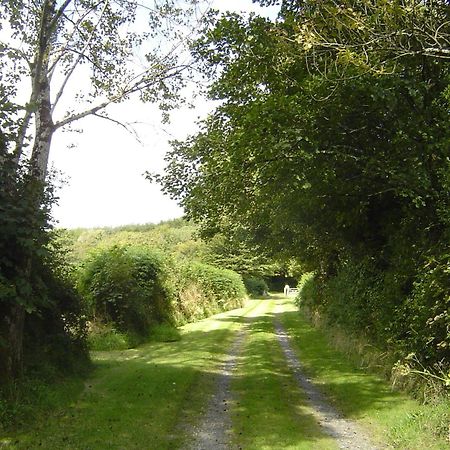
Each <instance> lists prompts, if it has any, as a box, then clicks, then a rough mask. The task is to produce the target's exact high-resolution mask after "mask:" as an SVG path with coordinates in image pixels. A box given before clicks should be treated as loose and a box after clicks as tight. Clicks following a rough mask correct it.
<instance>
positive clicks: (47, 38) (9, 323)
mask: <svg viewBox="0 0 450 450" xmlns="http://www.w3.org/2000/svg"><path fill="white" fill-rule="evenodd" d="M55 5H56V2H55V0H45V1H44V3H43V9H42V16H41V23H40V30H39V46H38V48H37V51H36V55H35V58H34V62H33V74H32V75H33V80H32V94H31V100H32V101H31V103H32V104H34V119H35V127H36V128H35V136H34V144H33V150H32V154H31V168H30V170H31V175H32V178H33V179H37V180H39V181H42V182H44V181H45V178H46V175H47V165H48V160H49V154H50V145H51V141H52V137H53V133H54V131H55V128H54V125H53V120H52V112H51V111H52V110H51V97H50V79H49V54H50V52H51V40H52V32H53V30H52V27H53V25H52V19H53V17H54V15H55V7H56V6H55ZM30 117H31V116H29V115H27V116H26V122H25V124H24V126H25V127H26V126H27V125H28V123H29V119H30ZM25 132H26V129H24V130H21V133H22V134H23V135H21V136H19V138H20V140H19V141H18V148H16V158H17V159H19V158H20V154H21V152H22V146H23V136H24V133H25ZM25 195H31V196H32V199H31V205H32V209H33V210H34V211H36V212H37V211H38V210H39V208H40V206H41V201H42V195H43V192H42V191H41V192H33V189H31V190H30V192H29V193H25ZM31 214H34V212H31ZM17 251H22V252H23V255H24V257H23V261H22V263H21V264H20V265H21V267H20V269H19V270H20V272H21V274H22V276H23V277H25V278H26V279H28V280H30V279H31V275H32V270H33V267H32V265H33V251H32V250H30V249H28V248H22V249H17ZM30 295H32V294H30ZM30 304H32V299H30ZM0 313H3V317H1V319H0V383H5V382H8V381H11V380H14V379H15V378H17V377H19V376H20V375H21V374H22V370H23V336H24V323H25V314H26V311H25V308H24V307H23V306H22V305H20V304H19V303H17V302H16V303H13V304H8V303H6V304H4V305H1V306H0Z"/></svg>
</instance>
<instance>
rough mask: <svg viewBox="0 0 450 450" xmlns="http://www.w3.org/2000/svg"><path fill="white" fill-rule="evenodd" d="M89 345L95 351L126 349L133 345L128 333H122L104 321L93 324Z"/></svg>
mask: <svg viewBox="0 0 450 450" xmlns="http://www.w3.org/2000/svg"><path fill="white" fill-rule="evenodd" d="M88 345H89V348H90V349H91V350H94V351H110V350H126V349H127V348H130V347H132V345H131V343H130V339H129V337H128V335H127V334H126V333H120V332H119V331H117V330H116V329H115V328H114V327H113V326H112V325H111V324H102V323H94V324H92V325H91V329H90V330H89V336H88Z"/></svg>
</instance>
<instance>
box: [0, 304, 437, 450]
mask: <svg viewBox="0 0 450 450" xmlns="http://www.w3.org/2000/svg"><path fill="white" fill-rule="evenodd" d="M93 358H94V361H95V364H96V370H95V371H94V374H93V376H92V378H91V379H90V380H89V381H88V382H86V383H85V384H84V386H81V387H80V389H79V392H78V393H74V394H73V395H72V396H68V397H67V398H66V399H65V400H64V402H63V403H62V404H61V406H60V407H59V408H57V409H55V410H54V411H53V412H52V413H51V414H50V415H48V414H46V415H37V416H36V420H35V422H34V423H33V424H31V426H27V427H24V430H22V431H21V430H18V431H16V432H14V433H13V432H11V433H9V434H5V435H1V436H0V448H8V449H46V450H53V449H55V450H56V449H57V450H63V449H66V450H69V449H70V450H78V449H80V450H81V449H83V450H103V449H117V450H119V449H120V450H126V449H140V450H141V449H144V450H147V449H155V450H164V449H168V450H169V449H170V450H172V449H183V450H185V449H186V450H228V449H230V450H234V449H236V450H237V449H244V450H252V449H254V450H269V449H299V450H302V449H304V450H311V449H318V450H320V449H326V450H333V449H339V448H341V449H344V448H347V449H367V450H371V449H376V448H378V449H382V448H386V447H388V446H389V448H408V449H422V448H429V449H431V448H436V449H438V448H445V447H440V446H438V445H437V446H433V445H432V443H430V442H429V441H430V440H429V439H428V441H427V433H426V430H424V432H423V436H421V435H420V436H419V435H414V437H413V438H411V439H410V441H409V442H408V444H407V445H405V440H404V439H403V438H402V439H400V435H401V434H402V433H403V431H402V430H405V429H407V427H408V426H409V422H408V421H410V418H411V417H417V416H419V415H420V413H421V412H420V407H419V406H418V405H416V404H415V403H414V402H413V401H411V400H408V399H406V398H405V397H403V396H401V395H399V394H396V393H394V392H392V391H391V389H390V388H389V387H388V386H387V385H386V384H385V383H384V382H383V381H381V380H380V379H378V378H377V377H375V376H373V375H368V374H367V373H364V372H362V371H361V370H360V369H358V368H355V367H354V366H352V365H351V364H350V363H349V362H348V361H347V360H346V359H345V358H344V357H343V356H342V355H339V354H337V353H336V352H335V351H333V350H332V349H331V348H330V347H329V346H328V345H327V343H326V340H325V338H324V337H323V336H322V335H321V334H320V333H319V332H318V331H317V330H314V329H312V328H311V327H310V326H309V325H308V324H307V323H306V322H305V321H304V320H303V319H302V318H301V316H300V315H299V313H298V311H297V309H296V307H295V305H293V303H292V300H291V299H286V298H283V297H281V296H278V297H277V296H274V297H272V298H270V299H262V300H261V299H259V300H250V301H248V302H247V304H246V307H245V308H242V309H238V310H233V311H229V312H227V313H223V314H219V315H216V316H214V317H211V318H209V319H206V320H202V321H200V322H197V323H194V324H189V325H186V326H184V327H183V329H182V339H181V340H180V341H177V342H168V343H150V344H147V345H144V346H142V347H140V348H138V349H132V350H126V351H112V352H98V353H95V354H94V355H93ZM55 389H57V387H56V388H55ZM338 411H339V413H338Z"/></svg>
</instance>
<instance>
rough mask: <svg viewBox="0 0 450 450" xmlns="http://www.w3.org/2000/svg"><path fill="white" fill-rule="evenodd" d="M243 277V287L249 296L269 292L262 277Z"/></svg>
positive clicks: (259, 295)
mask: <svg viewBox="0 0 450 450" xmlns="http://www.w3.org/2000/svg"><path fill="white" fill-rule="evenodd" d="M243 279H244V285H245V289H247V293H248V294H249V295H250V296H251V297H261V296H262V295H267V293H268V292H269V287H268V286H267V283H266V282H265V280H264V278H261V277H250V276H245V277H243Z"/></svg>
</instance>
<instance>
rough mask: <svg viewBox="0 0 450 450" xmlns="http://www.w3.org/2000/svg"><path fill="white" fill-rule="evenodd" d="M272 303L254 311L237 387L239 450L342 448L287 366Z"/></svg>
mask: <svg viewBox="0 0 450 450" xmlns="http://www.w3.org/2000/svg"><path fill="white" fill-rule="evenodd" d="M273 307H274V302H273V301H272V300H265V301H264V303H263V304H262V305H261V307H258V308H257V309H256V310H254V311H253V314H250V316H254V318H253V320H251V322H250V327H249V335H248V337H247V340H246V344H245V347H244V350H243V354H242V355H241V358H240V362H239V364H238V368H237V372H236V377H235V380H234V382H233V383H232V387H233V388H234V390H235V402H234V403H235V406H234V411H233V422H234V435H235V441H236V447H237V448H243V449H245V450H251V449H255V450H256V449H258V450H264V449H275V448H276V449H298V450H302V449H304V450H310V449H312V448H314V449H319V450H320V449H327V450H332V449H334V448H336V449H337V448H338V447H337V445H336V443H335V441H334V440H333V439H332V438H330V437H328V436H326V435H324V434H323V432H322V430H321V428H320V426H319V425H318V424H317V422H316V420H315V418H314V417H313V415H312V414H311V410H310V408H309V406H307V402H306V399H305V396H304V394H303V392H301V390H300V389H299V388H298V386H297V384H296V382H295V380H294V378H293V376H292V374H291V373H290V371H289V369H288V368H287V364H286V361H285V359H284V356H283V354H282V352H281V349H280V346H279V344H278V341H277V339H276V337H275V335H274V333H273V312H272V310H273Z"/></svg>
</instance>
